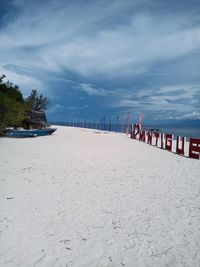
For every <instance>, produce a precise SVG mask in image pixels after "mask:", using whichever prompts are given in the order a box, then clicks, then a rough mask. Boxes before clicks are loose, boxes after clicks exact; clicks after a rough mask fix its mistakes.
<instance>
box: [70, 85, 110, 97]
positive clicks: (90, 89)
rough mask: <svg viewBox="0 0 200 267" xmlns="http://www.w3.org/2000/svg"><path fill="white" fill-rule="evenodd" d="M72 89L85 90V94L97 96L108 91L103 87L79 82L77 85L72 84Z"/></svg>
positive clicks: (103, 94)
mask: <svg viewBox="0 0 200 267" xmlns="http://www.w3.org/2000/svg"><path fill="white" fill-rule="evenodd" d="M73 88H74V89H76V90H80V91H82V92H85V93H86V94H87V95H90V96H92V95H97V96H107V95H108V94H109V91H107V90H105V89H103V88H98V89H96V88H94V87H93V85H92V84H85V83H81V84H79V85H76V86H73Z"/></svg>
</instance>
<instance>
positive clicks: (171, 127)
mask: <svg viewBox="0 0 200 267" xmlns="http://www.w3.org/2000/svg"><path fill="white" fill-rule="evenodd" d="M51 124H54V125H61V126H71V127H81V128H89V129H96V130H102V131H111V132H124V133H125V132H126V133H127V132H129V133H130V131H131V125H129V127H128V125H126V124H110V123H89V122H88V123H85V122H51ZM175 124H176V123H171V124H167V125H164V124H156V123H155V124H149V125H148V124H144V125H143V127H142V129H143V130H148V129H156V130H158V131H159V132H161V133H169V134H173V135H174V138H176V136H177V135H179V136H184V137H186V138H187V140H188V139H189V138H191V137H193V138H199V139H200V121H199V122H197V123H193V124H188V122H186V123H179V124H178V123H177V124H176V125H175Z"/></svg>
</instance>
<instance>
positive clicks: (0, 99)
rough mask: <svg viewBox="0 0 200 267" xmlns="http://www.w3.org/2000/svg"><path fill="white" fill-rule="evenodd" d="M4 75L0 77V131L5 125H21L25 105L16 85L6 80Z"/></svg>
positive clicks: (24, 113)
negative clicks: (4, 80)
mask: <svg viewBox="0 0 200 267" xmlns="http://www.w3.org/2000/svg"><path fill="white" fill-rule="evenodd" d="M5 77H6V76H5V75H2V76H1V77H0V133H2V132H3V131H4V130H5V128H6V127H9V126H12V127H17V126H22V125H23V122H24V120H25V119H26V116H27V115H26V106H25V102H24V99H23V95H22V93H21V92H20V90H19V88H18V86H16V85H15V86H14V85H13V84H12V83H10V82H9V81H7V82H6V83H4V82H3V79H4V78H5Z"/></svg>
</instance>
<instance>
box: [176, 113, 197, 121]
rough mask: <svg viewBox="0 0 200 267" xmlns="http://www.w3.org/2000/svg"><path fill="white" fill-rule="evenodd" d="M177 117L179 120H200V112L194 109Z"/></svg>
mask: <svg viewBox="0 0 200 267" xmlns="http://www.w3.org/2000/svg"><path fill="white" fill-rule="evenodd" d="M176 119H178V120H181V119H186V120H187V119H189V120H200V112H196V111H193V112H192V113H189V114H185V115H182V116H179V117H176Z"/></svg>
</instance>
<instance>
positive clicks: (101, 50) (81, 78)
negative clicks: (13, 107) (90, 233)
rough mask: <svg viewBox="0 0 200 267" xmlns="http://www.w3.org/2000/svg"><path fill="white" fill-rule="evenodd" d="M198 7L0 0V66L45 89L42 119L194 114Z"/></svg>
mask: <svg viewBox="0 0 200 267" xmlns="http://www.w3.org/2000/svg"><path fill="white" fill-rule="evenodd" d="M199 14H200V1H199V0H182V1H179V0H173V1H172V0H168V1H165V0H109V1H108V0H73V1H72V0H57V1H55V0H33V1H32V0H0V74H3V73H4V74H6V76H7V79H9V80H10V81H11V82H13V83H14V84H17V85H18V86H19V87H20V89H21V91H22V92H23V94H24V96H28V95H29V94H30V92H31V90H32V89H37V91H38V92H39V93H41V94H43V95H45V96H47V97H48V98H49V101H50V104H49V106H48V109H47V118H48V120H49V121H60V122H65V121H69V120H70V119H79V120H81V119H100V118H102V117H103V116H104V115H105V116H106V117H109V116H113V117H114V116H117V115H118V114H124V113H126V112H131V116H132V119H133V120H138V117H139V114H141V113H143V114H144V120H145V122H151V121H164V120H182V119H187V120H191V119H197V120H199V121H200V71H199V70H200V15H199ZM120 116H121V115H120ZM122 116H123V115H122Z"/></svg>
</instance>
